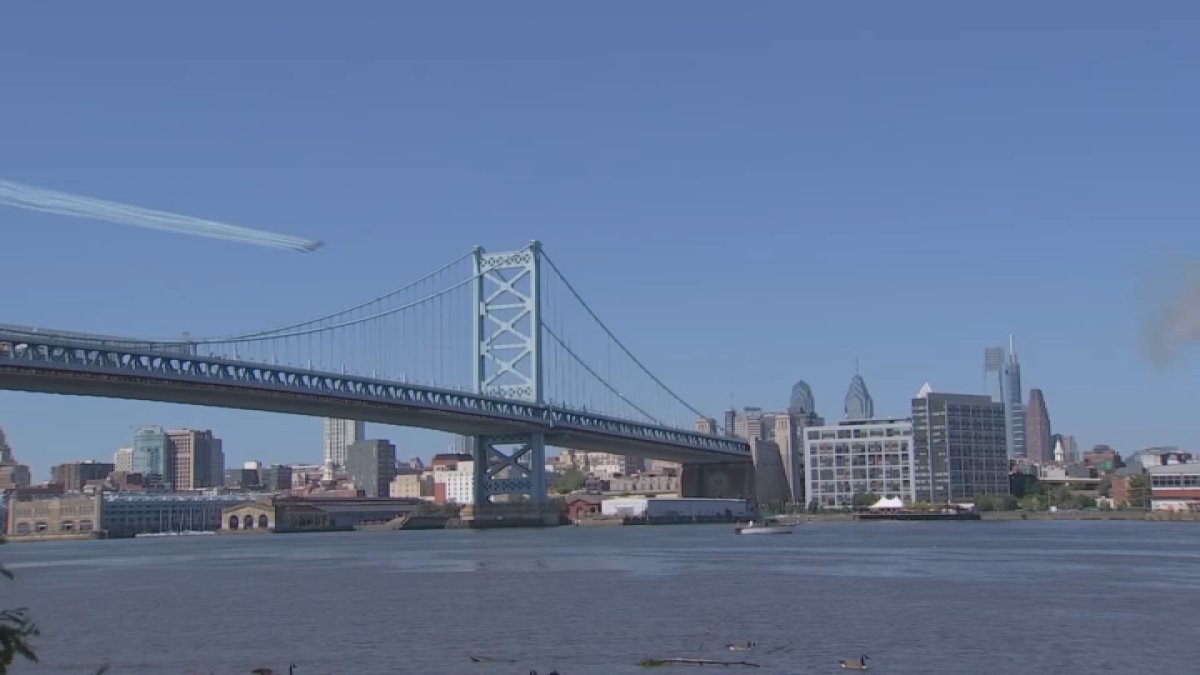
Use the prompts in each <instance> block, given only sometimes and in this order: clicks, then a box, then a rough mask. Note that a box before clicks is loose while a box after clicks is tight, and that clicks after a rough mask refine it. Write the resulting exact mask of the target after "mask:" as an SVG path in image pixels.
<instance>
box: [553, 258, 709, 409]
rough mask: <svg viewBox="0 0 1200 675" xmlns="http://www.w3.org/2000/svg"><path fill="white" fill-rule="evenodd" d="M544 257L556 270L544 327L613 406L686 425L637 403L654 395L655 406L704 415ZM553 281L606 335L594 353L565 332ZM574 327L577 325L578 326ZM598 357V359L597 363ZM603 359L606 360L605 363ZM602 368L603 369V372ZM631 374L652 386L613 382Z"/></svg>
mask: <svg viewBox="0 0 1200 675" xmlns="http://www.w3.org/2000/svg"><path fill="white" fill-rule="evenodd" d="M542 258H543V260H544V262H545V264H546V267H547V268H548V269H549V270H550V271H551V272H552V273H553V275H552V276H551V275H547V281H548V282H550V283H549V284H548V290H547V292H546V296H547V297H548V298H549V299H550V301H552V302H554V303H555V306H554V307H553V311H551V312H548V314H550V315H551V316H550V320H549V323H548V322H547V317H546V316H543V319H542V329H543V330H544V331H545V333H546V335H548V336H549V337H550V338H551V341H552V342H553V343H554V345H555V347H556V348H557V349H561V350H562V351H563V353H564V356H565V358H566V360H568V361H570V362H574V363H575V364H576V365H577V366H578V367H579V368H580V370H582V373H583V374H586V375H587V376H588V379H591V380H594V381H596V382H598V383H600V384H601V386H602V387H603V388H604V390H605V391H607V392H608V393H609V394H610V395H612V396H615V397H616V399H617V400H616V401H612V402H610V403H609V405H610V406H613V407H617V408H623V409H625V410H622V412H625V413H630V412H632V413H633V414H632V415H630V416H641V417H645V418H647V419H649V420H651V421H654V422H656V423H658V424H664V425H665V424H668V422H671V423H672V425H673V426H683V425H686V422H685V421H682V420H678V419H674V420H666V419H664V418H665V415H662V414H657V415H656V414H651V413H649V412H648V411H647V409H646V408H647V407H648V406H647V405H646V404H644V403H634V400H633V399H634V397H639V396H640V397H644V398H650V399H652V401H651V402H656V403H657V404H658V405H656V406H655V408H656V409H657V408H660V407H662V405H663V404H667V405H674V406H680V407H682V408H683V409H684V410H686V411H687V413H688V414H689V415H691V416H695V417H703V416H704V415H703V413H701V412H700V410H698V409H697V408H696V407H695V406H693V405H691V404H690V403H688V402H687V401H686V400H684V399H683V398H682V397H681V396H679V394H678V393H676V392H675V391H674V390H673V389H672V388H671V387H670V386H668V385H667V384H666V383H665V382H663V381H662V379H661V378H659V377H658V376H657V375H656V374H655V373H654V372H653V371H651V370H650V369H649V368H648V367H647V366H646V365H645V364H644V363H643V362H642V361H641V359H639V358H638V357H637V356H635V355H634V354H633V352H632V350H631V349H630V348H629V347H628V345H626V344H625V342H624V341H622V340H621V339H620V338H618V337H617V336H616V334H615V333H614V332H613V330H612V329H611V328H610V327H609V326H608V324H606V323H605V322H604V320H603V319H601V318H600V316H599V315H598V314H597V312H596V311H595V310H594V309H593V308H592V306H591V305H590V304H589V303H588V302H587V300H585V299H584V298H583V296H582V294H581V293H580V292H579V291H578V289H576V287H575V286H574V284H572V283H571V282H570V280H568V279H567V277H566V275H565V274H564V273H563V271H562V269H561V268H560V267H559V266H558V265H557V264H555V262H554V260H553V259H552V258H551V257H550V256H549V255H548V254H546V253H544V252H543V253H542ZM553 282H559V283H561V284H562V286H563V287H564V288H565V289H566V292H567V293H566V295H567V297H568V298H569V299H571V300H573V301H574V304H575V305H577V306H578V308H580V309H582V310H583V315H584V316H583V317H581V318H586V319H588V320H590V322H592V323H594V325H596V326H597V327H599V329H600V331H601V332H602V334H603V337H604V338H605V339H603V340H602V348H593V350H592V353H590V354H589V355H588V356H587V357H584V356H583V355H582V354H581V353H580V352H581V351H582V348H580V347H579V346H578V345H577V344H576V342H578V341H572V340H570V339H569V338H568V337H567V336H566V335H564V334H563V332H562V329H561V324H562V323H564V321H563V319H562V318H561V317H562V315H563V314H564V312H565V310H564V303H562V302H561V300H559V299H558V298H557V296H556V294H555V293H554V291H553V290H552V289H553ZM556 320H557V321H558V322H559V325H556V324H555V322H556ZM571 327H572V328H577V327H576V326H571ZM614 350H615V352H616V354H615V356H617V357H623V358H618V359H616V360H614V358H613V357H614V353H613V352H614ZM597 361H598V362H599V363H597ZM601 363H602V364H603V365H602V366H601ZM601 370H603V371H604V372H603V373H601V372H600V371H601ZM566 375H567V376H568V377H572V376H574V377H578V376H579V375H578V374H574V375H573V374H572V373H571V371H570V370H568V371H567V373H566ZM631 378H634V379H637V378H644V380H648V381H649V384H650V385H651V388H650V389H651V390H650V391H649V392H647V391H646V390H645V387H639V386H636V385H635V386H631V387H624V386H618V385H617V383H616V382H614V380H619V381H621V382H622V383H625V382H627V381H629V380H630V379H631ZM559 386H560V387H564V388H567V389H569V388H570V384H569V383H565V385H559ZM583 398H584V399H585V400H588V401H589V403H593V404H594V402H595V397H594V396H587V395H586V393H585V394H584V396H583Z"/></svg>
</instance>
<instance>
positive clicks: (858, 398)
mask: <svg viewBox="0 0 1200 675" xmlns="http://www.w3.org/2000/svg"><path fill="white" fill-rule="evenodd" d="M844 403H845V412H846V419H848V420H869V419H874V418H875V399H873V398H871V392H870V391H869V390H868V389H867V383H866V381H865V380H863V379H862V376H861V375H859V374H858V368H855V372H854V377H852V378H850V387H849V388H848V389H847V390H846V399H845V401H844Z"/></svg>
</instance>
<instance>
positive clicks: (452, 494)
mask: <svg viewBox="0 0 1200 675" xmlns="http://www.w3.org/2000/svg"><path fill="white" fill-rule="evenodd" d="M433 494H434V497H435V500H436V501H438V502H439V503H443V504H448V503H450V502H453V503H455V504H458V505H459V506H465V505H467V504H474V503H475V461H474V460H470V459H457V460H453V461H451V460H442V459H439V458H437V457H434V459H433Z"/></svg>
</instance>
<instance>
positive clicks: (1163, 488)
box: [1146, 462, 1200, 513]
mask: <svg viewBox="0 0 1200 675" xmlns="http://www.w3.org/2000/svg"><path fill="white" fill-rule="evenodd" d="M1146 474H1147V476H1149V478H1150V508H1151V509H1153V510H1155V511H1189V512H1192V513H1200V462H1188V463H1186V464H1160V465H1158V466H1149V467H1146Z"/></svg>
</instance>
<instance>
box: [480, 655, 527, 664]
mask: <svg viewBox="0 0 1200 675" xmlns="http://www.w3.org/2000/svg"><path fill="white" fill-rule="evenodd" d="M471 662H472V663H516V662H517V660H516V659H498V658H496V657H494V656H472V657H471Z"/></svg>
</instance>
